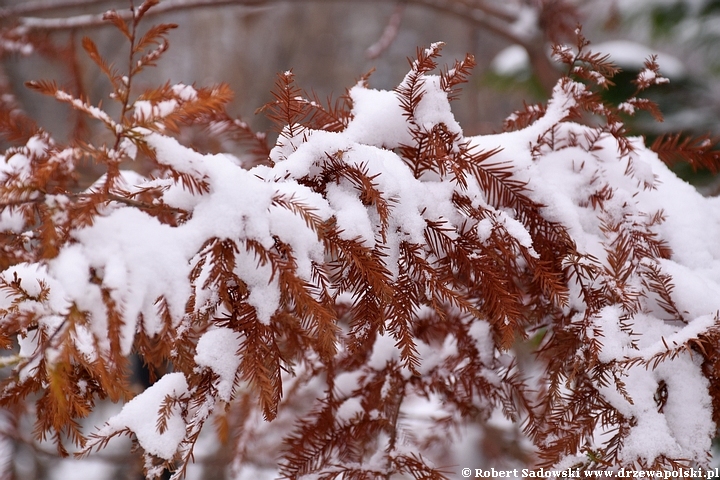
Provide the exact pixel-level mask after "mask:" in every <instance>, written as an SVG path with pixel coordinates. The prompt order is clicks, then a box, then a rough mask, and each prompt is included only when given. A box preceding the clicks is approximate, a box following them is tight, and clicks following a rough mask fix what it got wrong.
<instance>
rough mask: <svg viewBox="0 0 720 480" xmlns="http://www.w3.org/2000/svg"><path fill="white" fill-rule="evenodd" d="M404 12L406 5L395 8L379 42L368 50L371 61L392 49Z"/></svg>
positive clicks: (367, 53) (400, 4) (399, 4)
mask: <svg viewBox="0 0 720 480" xmlns="http://www.w3.org/2000/svg"><path fill="white" fill-rule="evenodd" d="M404 12H405V4H404V3H398V4H397V5H396V6H395V10H394V11H393V13H392V15H390V19H389V20H388V23H387V25H386V26H385V29H384V30H383V33H382V35H381V36H380V38H379V39H378V41H377V42H375V43H373V44H372V45H370V46H369V47H368V49H367V50H366V52H365V54H366V56H367V58H369V59H371V60H372V59H375V58H378V57H379V56H380V55H382V53H383V52H384V51H385V50H387V49H388V48H389V47H390V45H392V42H393V41H394V40H395V37H397V34H398V31H399V30H400V23H401V22H402V18H403V13H404Z"/></svg>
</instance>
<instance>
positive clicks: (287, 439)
mask: <svg viewBox="0 0 720 480" xmlns="http://www.w3.org/2000/svg"><path fill="white" fill-rule="evenodd" d="M151 3H152V2H151ZM140 12H141V13H142V9H140ZM107 18H108V21H111V22H112V23H114V24H115V25H116V26H117V27H118V28H120V29H121V31H122V33H123V35H125V36H126V37H127V40H128V42H129V44H130V58H131V59H132V60H133V61H132V62H130V64H131V65H137V66H138V67H136V68H134V70H133V71H131V72H119V71H117V70H116V69H115V67H113V66H111V65H108V64H106V63H105V61H104V60H103V59H102V58H101V57H100V56H99V54H98V53H97V49H96V48H95V47H94V44H93V43H92V41H91V40H89V39H86V40H85V41H84V42H83V45H84V47H85V49H86V50H87V52H88V53H89V54H90V56H91V57H92V58H93V59H94V60H95V61H96V63H97V64H98V65H99V68H100V69H101V71H102V72H103V73H104V74H105V75H106V76H107V77H108V78H109V80H110V84H111V85H112V89H113V91H112V92H111V95H110V97H111V98H112V99H113V100H114V101H116V102H118V103H119V104H120V107H121V109H120V111H121V113H120V115H119V116H118V117H117V118H112V117H111V116H110V115H109V114H107V113H105V112H104V111H103V110H101V109H100V108H99V107H98V106H94V105H90V104H88V103H87V101H86V100H84V99H81V98H75V97H73V96H72V95H70V94H69V93H67V92H64V91H62V90H61V89H60V88H59V87H58V86H57V85H55V84H53V83H52V82H33V83H31V84H30V86H31V87H32V88H35V89H37V90H39V91H40V92H42V93H44V94H48V95H51V96H54V97H55V98H56V99H58V100H59V101H62V102H66V103H68V104H69V105H70V106H71V107H72V108H74V109H76V110H78V111H79V112H82V113H83V114H85V115H87V116H89V117H90V118H93V119H96V120H97V121H99V122H101V123H102V124H103V125H104V126H105V127H106V128H107V132H108V138H111V141H110V142H108V143H104V144H97V145H96V144H92V143H88V142H76V143H73V144H70V145H62V144H59V143H57V142H56V141H54V140H53V138H52V136H51V135H50V134H49V133H47V132H45V131H43V130H41V129H39V128H29V127H28V126H27V124H23V130H20V129H19V127H13V125H17V124H16V123H13V122H11V121H9V118H10V116H9V115H1V116H0V123H2V128H3V131H5V132H6V133H8V132H9V133H13V134H14V136H12V135H9V133H8V136H9V137H12V138H14V139H15V140H16V141H17V146H14V147H12V148H10V149H8V150H7V151H6V152H5V154H4V156H3V157H2V161H1V162H0V179H1V182H0V230H2V235H1V236H0V248H2V252H3V257H2V262H3V263H2V268H3V269H4V270H3V271H2V274H1V275H0V287H1V292H2V293H1V294H0V318H1V319H2V320H0V344H2V346H3V347H4V348H6V349H7V350H8V352H9V353H8V354H7V355H6V356H4V357H2V359H3V362H4V364H6V365H9V366H12V373H11V374H10V375H7V376H6V377H5V378H3V380H2V384H1V385H0V404H2V405H3V406H5V407H7V408H11V409H15V410H13V411H17V412H22V411H24V409H26V410H27V411H31V406H30V404H31V403H32V402H34V403H35V406H34V407H33V408H35V411H38V412H43V415H39V416H38V417H37V419H36V425H35V430H34V434H35V435H36V437H37V438H41V439H49V440H50V441H52V442H54V444H55V445H56V447H57V449H58V451H59V452H60V453H61V454H63V455H65V454H69V453H75V454H78V455H88V454H91V453H92V452H93V451H95V450H96V449H101V448H104V447H105V446H107V444H108V442H109V441H110V440H111V439H112V438H113V437H115V436H118V435H124V434H127V435H130V436H131V437H132V439H133V440H134V441H135V442H137V444H138V445H139V446H140V447H141V449H142V451H143V452H144V464H143V465H144V469H145V472H146V475H147V477H148V478H155V477H158V476H160V475H161V474H162V472H163V470H164V469H166V468H170V469H172V470H173V471H175V472H176V473H175V475H176V476H178V477H180V476H181V475H183V474H184V472H185V469H186V468H187V466H188V462H191V459H192V456H193V453H194V455H195V458H197V457H198V456H200V455H202V452H198V451H197V449H196V450H195V451H194V446H195V444H196V441H197V440H198V439H199V438H201V434H202V435H208V436H210V437H212V438H215V440H216V441H217V442H220V443H222V442H229V443H230V445H231V446H230V451H231V452H232V459H233V460H232V467H233V469H234V470H235V471H236V472H237V474H238V475H239V476H241V475H242V472H243V471H255V472H256V471H257V470H256V469H257V468H260V467H259V466H258V465H262V466H263V468H265V469H266V470H265V473H266V474H267V475H268V477H273V476H276V475H280V476H282V477H287V478H297V477H299V476H303V475H319V476H320V477H322V478H336V477H341V476H342V477H343V478H361V477H362V478H367V477H368V476H370V477H384V478H388V477H389V476H390V475H394V474H411V475H415V476H417V477H428V478H444V477H447V476H450V477H452V476H454V475H455V473H453V468H454V467H449V466H448V465H456V464H462V463H463V462H468V461H469V460H471V459H473V458H474V457H468V456H467V455H468V453H467V451H466V449H464V447H463V444H464V442H465V440H464V439H467V438H482V436H483V435H486V434H489V433H488V432H490V431H491V429H493V431H494V432H496V434H497V432H498V431H499V432H508V434H512V432H515V433H517V434H518V435H519V437H518V438H519V440H518V441H519V442H520V445H521V446H522V448H524V449H525V453H524V454H523V455H522V456H518V457H517V458H515V459H514V460H513V459H510V460H507V462H509V463H512V462H515V463H516V465H517V466H519V467H522V468H527V467H538V468H539V467H544V468H558V469H565V468H570V467H572V468H590V469H616V468H620V467H628V468H629V467H641V468H677V467H681V466H685V467H690V466H696V465H705V464H706V463H707V462H708V460H709V451H710V446H711V440H712V438H713V437H714V436H715V434H716V423H715V422H716V421H717V419H718V408H719V407H720V386H719V385H718V380H717V378H716V375H717V373H716V372H717V371H718V369H720V354H719V353H718V352H719V350H718V348H717V345H718V341H719V340H720V330H719V325H718V311H719V310H720V243H719V242H718V241H717V239H718V238H720V208H719V207H720V205H718V200H717V199H716V198H704V197H702V196H701V195H700V194H698V193H697V192H696V190H695V189H694V188H693V187H691V186H689V185H688V184H686V183H684V182H683V181H681V180H679V179H678V178H677V177H676V176H675V175H674V174H673V173H671V171H670V170H669V169H668V168H667V167H666V166H665V164H664V163H663V162H661V161H660V159H659V158H658V155H657V154H656V153H654V152H653V151H651V150H650V149H648V148H646V147H645V146H644V143H643V139H642V138H630V137H628V136H626V135H625V133H624V128H623V124H622V121H621V118H620V110H619V109H618V108H615V107H613V106H610V105H606V104H603V103H602V102H601V100H600V97H599V95H598V93H597V92H598V91H599V90H601V89H602V88H605V87H606V86H607V84H608V82H609V81H610V78H611V77H612V75H613V74H614V73H615V71H616V70H615V68H614V67H613V66H612V65H611V64H610V63H609V62H608V61H607V58H605V57H603V56H601V55H599V54H594V53H592V52H591V51H589V50H588V48H587V43H586V42H585V41H584V39H582V37H580V39H579V40H578V44H577V45H575V46H572V47H558V48H556V50H555V55H556V56H557V57H558V59H559V60H561V61H563V62H565V63H566V64H567V65H568V66H569V68H568V70H569V72H570V75H569V76H567V77H564V78H562V79H561V80H560V81H559V82H558V84H557V86H556V87H555V89H554V91H553V95H552V98H551V99H550V100H549V101H548V103H547V105H535V106H528V107H527V108H526V109H525V110H524V111H522V112H517V113H516V114H513V115H512V116H511V117H509V118H508V119H507V122H506V131H505V132H504V133H499V134H496V135H484V136H476V137H466V136H465V135H464V134H463V130H462V128H461V126H460V125H459V124H458V123H457V121H456V120H455V118H454V117H453V115H452V112H451V108H450V105H451V103H450V101H451V100H453V99H456V98H457V95H458V88H459V86H460V85H461V84H462V83H463V82H465V81H466V80H467V77H468V75H469V74H470V71H471V69H472V67H473V66H474V61H473V59H472V57H471V56H467V57H466V58H465V59H463V60H462V61H457V62H455V64H454V65H453V66H452V68H444V69H440V70H439V71H438V69H437V60H438V57H439V54H440V50H441V48H442V44H441V43H437V44H433V45H431V46H430V47H428V48H426V49H419V50H418V52H417V56H416V58H414V59H412V60H411V62H410V72H409V73H408V74H407V76H406V77H405V78H404V79H403V80H402V82H400V84H399V86H398V87H397V88H396V89H395V90H394V91H383V90H375V89H372V88H370V86H369V84H368V78H367V77H364V78H362V79H361V80H360V81H359V82H358V83H357V85H355V86H354V87H352V88H350V89H349V90H348V91H347V93H346V95H345V96H344V97H342V98H341V100H340V101H339V102H336V103H329V104H327V105H324V104H323V103H322V102H320V101H319V100H318V99H317V98H314V97H310V98H308V96H307V95H306V94H305V93H304V92H303V91H302V90H300V89H299V88H298V87H297V86H296V85H295V83H294V77H293V74H292V72H284V73H282V74H280V75H279V76H278V81H277V85H276V87H275V90H274V93H273V95H274V100H273V101H272V102H271V103H269V104H268V105H266V106H265V107H264V108H263V110H264V112H265V113H266V114H267V115H268V116H269V117H270V118H271V119H272V120H273V121H274V122H275V123H276V125H277V129H278V132H279V137H278V140H277V142H276V144H275V146H274V147H273V148H272V149H268V148H267V147H266V146H265V143H264V136H263V135H259V134H256V133H254V132H252V131H251V130H250V129H249V128H248V126H247V125H246V124H245V123H243V122H242V121H240V120H239V119H235V118H232V117H231V116H230V115H228V114H227V113H226V110H225V106H226V105H227V104H228V102H229V101H230V99H231V93H230V92H229V90H228V89H227V87H225V86H224V85H217V86H213V87H207V88H201V87H197V86H189V85H165V86H163V87H160V88H157V89H155V90H150V91H146V92H144V93H142V94H140V95H139V96H135V95H134V92H133V90H132V88H131V85H132V80H133V78H134V77H135V76H136V75H137V74H139V73H140V72H141V71H142V69H143V68H144V67H146V66H148V65H152V64H153V63H154V62H155V61H156V60H157V59H158V58H159V57H160V56H161V54H162V53H163V52H164V51H165V49H166V48H167V41H166V35H167V32H168V31H169V30H170V28H172V26H171V25H160V26H156V27H153V28H151V29H150V30H149V31H148V32H147V33H146V34H145V35H144V36H139V35H136V29H137V25H138V23H139V22H140V20H141V19H142V14H139V15H136V16H135V17H134V18H133V19H131V20H128V21H127V22H126V21H125V20H122V19H121V18H119V17H118V16H117V15H113V13H112V12H109V13H108V14H107ZM646 66H647V68H646V70H645V71H644V72H641V74H640V76H639V77H638V80H637V82H636V85H637V87H638V88H637V92H636V94H635V95H634V96H633V97H632V98H629V99H627V101H626V103H624V104H623V106H622V111H623V112H626V113H627V112H634V111H635V110H636V109H647V110H650V111H651V112H652V113H654V114H655V115H658V116H659V112H658V111H657V109H656V108H655V107H654V105H653V104H652V103H651V102H649V101H647V100H646V99H643V98H642V97H641V96H640V95H641V94H642V91H643V90H644V89H645V88H647V87H648V86H650V85H651V84H653V83H663V82H664V81H665V80H664V79H663V77H662V76H661V74H660V72H658V69H657V65H656V64H655V63H654V62H653V60H652V59H649V60H648V62H647V64H646ZM630 106H632V108H630ZM188 126H199V127H203V128H205V129H206V131H207V132H208V135H213V136H217V137H218V138H229V139H231V140H233V141H236V142H238V143H239V144H241V145H244V146H245V147H247V154H246V155H244V156H241V157H236V156H233V155H230V154H227V153H217V152H201V151H197V150H194V149H192V148H190V147H188V146H185V145H183V144H182V143H181V142H180V141H179V140H178V138H179V136H178V135H177V133H178V132H179V131H181V130H182V129H183V128H186V127H188ZM13 128H15V130H13ZM674 141H675V144H674V145H673V139H672V138H671V139H669V140H668V141H666V142H665V143H662V144H658V145H659V146H662V147H663V148H665V150H666V151H665V154H668V155H669V153H668V150H672V147H673V146H675V147H677V146H678V144H679V143H678V142H677V139H674ZM685 146H687V144H685ZM696 146H697V145H696ZM676 150H677V149H676ZM694 154H695V155H696V156H698V158H704V159H706V160H707V158H709V157H708V156H709V155H711V153H710V152H709V150H707V149H706V150H702V148H701V147H697V148H696V149H695V150H694ZM82 158H92V159H93V160H94V161H96V162H98V163H100V164H102V165H104V166H105V174H104V175H103V176H102V177H100V178H98V179H97V181H96V182H95V183H94V184H93V185H92V186H91V187H90V188H89V189H86V190H80V189H77V188H76V187H75V186H74V185H75V183H74V182H75V177H74V171H75V167H76V165H77V163H78V162H79V161H80V160H81V159H82ZM140 162H146V163H147V164H150V165H152V169H151V172H152V173H151V174H150V175H147V176H143V175H140V174H139V173H136V172H134V171H132V170H126V169H122V168H120V166H121V163H122V164H123V165H126V164H127V165H130V166H132V165H133V164H134V163H140ZM529 351H530V354H528V352H529ZM132 355H137V356H139V358H140V359H141V360H142V362H143V363H144V364H145V365H146V366H147V368H148V369H149V370H150V371H151V373H152V374H153V375H154V376H155V379H154V383H153V384H152V386H150V387H149V388H147V389H146V390H144V391H141V392H135V391H134V390H133V388H134V386H133V385H131V381H130V378H131V364H130V358H131V356H132ZM108 400H109V401H111V402H115V403H117V404H118V405H119V406H118V408H117V410H116V414H115V415H113V416H111V417H110V418H107V419H104V420H103V421H101V422H100V424H98V425H93V424H91V423H90V422H89V421H88V420H87V417H88V416H89V415H90V413H91V412H93V410H94V409H95V407H96V406H97V403H98V402H99V401H108ZM502 419H504V420H502ZM431 427H432V428H431ZM438 432H442V433H438ZM198 445H199V444H198ZM268 462H270V465H271V466H270V467H268ZM272 465H274V466H272Z"/></svg>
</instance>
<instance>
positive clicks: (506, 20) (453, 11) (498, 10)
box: [0, 0, 559, 92]
mask: <svg viewBox="0 0 720 480" xmlns="http://www.w3.org/2000/svg"><path fill="white" fill-rule="evenodd" d="M296 1H300V0H296ZM302 1H306V2H328V3H340V2H343V3H356V4H377V3H386V2H387V0H302ZM286 2H287V0H164V1H162V2H161V3H159V4H158V5H156V6H155V7H153V8H151V9H150V10H148V12H147V13H146V15H161V14H165V13H169V12H177V11H183V10H191V9H198V8H216V7H222V6H244V7H264V6H268V5H271V4H275V3H286ZM48 3H49V2H46V1H37V2H31V3H26V4H21V5H19V6H17V7H8V8H5V9H3V10H0V18H16V19H17V20H18V25H19V26H18V27H17V28H18V29H20V30H21V31H28V30H42V31H54V30H72V29H78V28H93V27H100V26H104V25H108V22H106V21H105V20H104V19H103V17H104V13H91V14H83V15H73V16H66V17H60V16H56V17H53V18H39V17H33V16H29V15H30V14H34V13H37V12H39V11H41V10H40V7H41V6H43V5H46V4H48ZM107 4H108V2H107V1H105V0H66V1H64V2H59V3H56V4H55V5H54V8H53V10H54V11H56V12H57V11H59V10H62V9H64V8H67V9H70V8H73V7H77V6H85V7H89V6H95V5H97V6H100V5H107ZM403 4H407V5H417V6H422V7H425V8H429V9H432V10H435V11H437V12H440V13H443V14H446V15H452V16H455V17H458V18H460V19H462V20H463V21H465V22H469V23H470V24H472V25H475V26H477V27H478V28H481V29H483V30H486V31H488V32H490V33H493V34H495V35H497V36H499V37H501V38H503V39H505V40H507V41H508V42H510V43H515V44H519V45H521V46H523V47H524V48H525V49H526V50H527V52H528V55H529V57H530V63H531V66H532V67H533V70H534V71H535V73H536V74H537V76H538V79H539V80H540V83H541V84H542V85H543V87H544V88H545V90H546V91H548V92H550V91H551V90H552V87H553V86H554V85H555V82H556V81H557V78H558V77H559V75H558V73H557V72H556V71H555V68H554V67H553V64H552V63H551V61H550V60H549V58H548V56H547V52H546V50H545V38H544V36H543V32H542V31H541V29H540V26H539V25H531V24H530V23H528V24H526V25H522V26H521V23H522V22H523V16H524V14H526V13H527V11H523V10H522V9H523V8H525V9H527V8H530V7H519V8H518V9H511V8H508V7H506V6H505V5H503V4H502V3H499V2H493V1H490V0H404V2H403ZM541 4H542V2H541ZM538 8H540V7H538ZM42 11H43V13H44V12H46V11H47V10H42ZM117 13H118V15H119V16H120V17H121V18H123V19H126V20H127V19H130V18H132V11H131V10H130V9H120V10H117ZM393 17H397V18H391V20H390V23H389V25H388V27H389V28H388V29H390V30H391V29H392V28H391V27H392V26H393V22H395V23H397V22H398V21H399V17H400V15H398V14H394V15H393ZM388 29H386V30H388ZM395 29H396V30H397V27H395ZM385 33H388V32H385ZM390 33H392V32H390ZM383 37H385V34H383ZM383 40H387V38H381V39H380V40H379V41H378V44H380V43H381V42H382V41H383ZM391 41H392V39H390V42H391ZM386 43H387V42H386ZM378 44H376V45H373V47H371V49H372V48H374V47H376V46H377V45H378ZM385 48H387V47H385Z"/></svg>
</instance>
